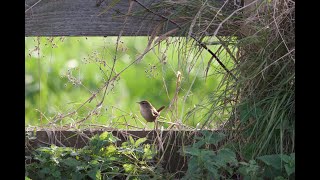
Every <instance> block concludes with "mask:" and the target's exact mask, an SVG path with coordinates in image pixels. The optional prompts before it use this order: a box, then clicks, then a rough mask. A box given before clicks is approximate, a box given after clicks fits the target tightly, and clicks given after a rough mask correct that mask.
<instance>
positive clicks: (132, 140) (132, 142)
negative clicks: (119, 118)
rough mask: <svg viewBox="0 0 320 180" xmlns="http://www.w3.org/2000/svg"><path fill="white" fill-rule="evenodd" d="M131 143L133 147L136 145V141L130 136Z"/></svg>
mask: <svg viewBox="0 0 320 180" xmlns="http://www.w3.org/2000/svg"><path fill="white" fill-rule="evenodd" d="M129 141H130V144H131V145H134V139H133V138H132V136H129Z"/></svg>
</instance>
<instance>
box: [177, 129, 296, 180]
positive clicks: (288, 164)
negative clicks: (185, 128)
mask: <svg viewBox="0 0 320 180" xmlns="http://www.w3.org/2000/svg"><path fill="white" fill-rule="evenodd" d="M201 134H202V135H201V136H196V137H195V140H196V142H195V143H193V144H192V145H190V146H186V147H182V148H181V149H180V152H181V154H182V155H186V156H187V157H189V160H188V169H187V172H186V173H185V176H184V177H183V178H182V179H190V180H191V179H212V178H214V179H244V180H258V179H261V180H262V179H278V180H281V179H294V178H295V153H292V154H290V155H286V154H272V155H263V156H260V157H257V158H256V159H251V160H249V161H248V162H244V161H242V160H238V159H239V158H238V157H237V154H236V152H235V151H234V150H233V149H232V148H227V146H228V144H227V143H226V145H223V146H222V145H221V146H222V147H218V144H219V143H221V142H222V140H224V139H225V138H226V135H225V134H223V133H216V132H210V131H202V132H201ZM213 146H214V147H215V150H213V148H212V147H213Z"/></svg>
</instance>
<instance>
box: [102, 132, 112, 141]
mask: <svg viewBox="0 0 320 180" xmlns="http://www.w3.org/2000/svg"><path fill="white" fill-rule="evenodd" d="M109 135H110V133H109V132H103V133H101V134H100V135H99V138H100V139H108V138H109Z"/></svg>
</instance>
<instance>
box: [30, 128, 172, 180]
mask: <svg viewBox="0 0 320 180" xmlns="http://www.w3.org/2000/svg"><path fill="white" fill-rule="evenodd" d="M118 140H119V139H118V138H117V137H114V136H113V135H112V134H111V133H108V132H104V133H102V134H100V135H95V136H93V137H92V138H91V139H90V142H89V145H88V146H85V147H83V148H81V149H74V148H70V147H57V146H55V145H51V146H50V147H40V148H38V149H36V150H35V151H34V153H33V154H32V158H33V160H34V161H35V162H33V163H31V164H28V165H26V177H29V178H31V179H44V178H45V179H151V178H152V179H163V178H167V177H166V176H167V175H168V174H167V173H165V172H163V169H162V168H161V167H156V166H155V165H154V164H155V163H154V160H153V159H154V157H155V155H156V150H155V148H154V147H152V146H151V145H150V144H144V142H145V141H146V140H147V139H146V138H140V139H137V140H136V141H135V140H134V139H133V138H132V137H131V136H130V137H129V140H128V141H127V142H123V143H122V144H121V146H119V147H118V146H116V142H117V141H118Z"/></svg>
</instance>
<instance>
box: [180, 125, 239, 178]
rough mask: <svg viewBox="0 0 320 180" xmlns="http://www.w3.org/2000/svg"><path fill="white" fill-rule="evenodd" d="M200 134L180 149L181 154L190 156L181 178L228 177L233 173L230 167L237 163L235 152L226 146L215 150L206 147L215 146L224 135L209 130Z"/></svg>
mask: <svg viewBox="0 0 320 180" xmlns="http://www.w3.org/2000/svg"><path fill="white" fill-rule="evenodd" d="M202 135H203V136H202V137H196V139H197V140H198V141H197V142H195V143H194V144H192V145H191V146H187V147H185V148H184V149H182V154H186V155H187V156H189V157H190V159H189V162H188V170H187V172H186V175H185V176H184V177H183V179H211V178H214V179H219V178H230V177H231V176H232V175H233V173H234V169H233V168H232V167H234V166H237V165H238V161H237V159H236V154H235V153H234V152H233V151H232V150H230V149H228V148H222V149H219V150H215V151H212V150H210V149H209V148H208V146H210V145H215V146H217V145H218V143H219V142H221V141H222V140H223V139H224V138H225V135H224V134H222V133H212V132H209V131H204V132H202Z"/></svg>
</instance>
